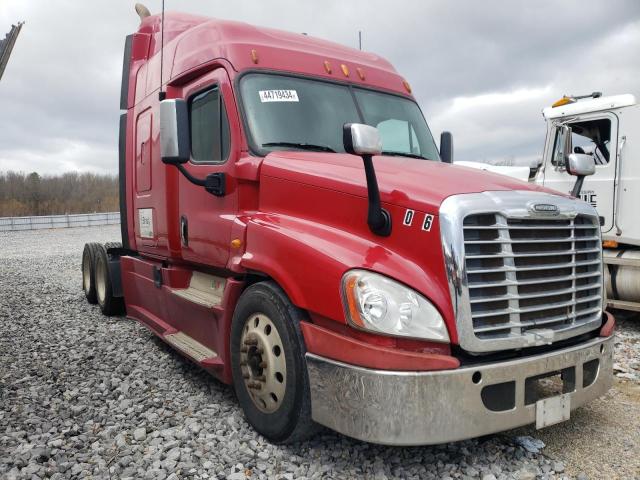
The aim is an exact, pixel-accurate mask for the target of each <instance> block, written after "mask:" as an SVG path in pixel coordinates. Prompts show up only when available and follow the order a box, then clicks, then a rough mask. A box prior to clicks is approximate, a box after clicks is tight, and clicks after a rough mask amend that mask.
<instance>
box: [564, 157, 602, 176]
mask: <svg viewBox="0 0 640 480" xmlns="http://www.w3.org/2000/svg"><path fill="white" fill-rule="evenodd" d="M567 173H568V174H569V175H574V176H576V177H579V176H582V177H587V176H589V175H593V174H594V173H596V161H595V160H594V158H593V157H592V156H591V155H587V154H586V153H572V154H570V155H569V161H568V162H567Z"/></svg>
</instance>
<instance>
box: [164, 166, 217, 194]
mask: <svg viewBox="0 0 640 480" xmlns="http://www.w3.org/2000/svg"><path fill="white" fill-rule="evenodd" d="M175 166H176V167H178V170H180V173H182V174H183V175H184V176H185V178H186V179H187V180H189V181H190V182H191V183H193V184H194V185H198V186H199V187H204V189H205V190H206V191H207V192H209V193H211V194H212V195H215V196H216V197H224V195H225V194H226V188H225V183H226V182H225V175H224V173H221V172H218V173H210V174H209V175H207V176H206V178H197V177H194V176H193V175H191V174H190V173H189V171H188V170H187V169H186V168H184V165H182V164H181V163H178V164H175Z"/></svg>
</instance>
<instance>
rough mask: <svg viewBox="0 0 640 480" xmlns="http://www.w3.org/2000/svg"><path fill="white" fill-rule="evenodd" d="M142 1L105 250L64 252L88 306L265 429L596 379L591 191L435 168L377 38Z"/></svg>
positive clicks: (585, 392)
mask: <svg viewBox="0 0 640 480" xmlns="http://www.w3.org/2000/svg"><path fill="white" fill-rule="evenodd" d="M163 18H164V22H163ZM141 19H142V21H141V25H140V27H139V30H138V31H137V32H135V33H134V34H132V35H130V36H128V37H127V40H126V46H125V54H124V72H123V78H122V95H121V108H122V110H123V111H124V112H123V113H122V116H121V122H120V189H121V190H120V199H121V200H120V201H121V218H122V244H108V245H98V244H87V245H86V246H85V251H84V253H83V265H82V271H83V288H84V291H85V294H86V296H87V298H88V300H89V301H91V302H97V303H98V304H99V305H100V308H101V309H102V311H103V313H105V314H107V315H112V314H119V313H122V312H123V311H124V309H125V308H126V315H127V316H128V317H129V318H132V319H135V320H137V321H139V322H141V323H142V324H143V325H145V326H147V327H148V328H149V329H151V331H153V332H154V333H155V334H156V335H157V336H159V337H160V338H161V339H163V340H164V341H165V342H167V343H169V344H170V345H172V346H173V347H174V348H175V349H176V350H178V351H179V352H181V353H182V354H183V355H185V356H186V357H188V358H190V359H191V360H193V361H195V362H196V363H198V364H199V365H200V366H202V367H203V368H204V369H206V370H207V371H209V372H210V373H211V374H213V375H214V376H215V377H217V378H218V379H219V380H221V381H222V382H225V383H227V384H233V386H234V388H235V391H236V393H237V397H238V401H239V403H240V405H241V407H242V408H243V410H244V412H245V415H246V418H247V420H248V422H249V423H250V424H251V425H252V426H253V427H254V428H255V429H256V430H257V431H259V432H260V433H261V434H263V435H264V436H265V437H267V438H268V439H270V440H272V441H274V442H288V441H296V440H300V439H303V438H305V437H308V436H309V435H310V434H311V433H313V432H314V431H315V430H316V427H317V426H318V425H324V426H327V427H330V428H332V429H334V430H337V431H338V432H341V433H343V434H345V435H349V436H351V437H355V438H358V439H362V440H366V441H370V442H377V443H383V444H395V445H416V444H433V443H442V442H448V441H455V440H460V439H465V438H470V437H476V436H480V435H484V434H489V433H492V432H497V431H503V430H506V429H510V428H513V427H517V426H520V425H525V424H530V423H534V422H535V423H536V425H537V426H538V427H540V428H541V427H544V426H546V425H549V424H552V423H556V422H559V421H562V420H566V419H567V418H569V414H570V411H571V410H572V409H574V408H576V407H578V406H580V405H583V404H584V403H586V402H588V401H590V400H592V399H594V398H596V397H598V396H600V395H602V394H603V393H604V392H606V391H607V389H608V388H609V387H610V386H611V383H612V355H613V336H612V331H613V326H614V319H613V317H612V316H611V315H610V314H609V313H607V312H605V311H604V309H603V280H602V273H603V269H602V254H601V248H600V245H601V237H600V227H599V220H598V215H597V214H596V212H595V210H594V209H593V208H592V207H591V206H590V205H588V204H587V203H584V202H582V201H579V200H576V199H574V198H572V197H568V196H563V195H561V194H558V193H555V192H551V191H549V190H545V189H544V188H541V187H538V186H535V185H528V184H525V183H522V182H519V181H516V180H513V179H510V178H507V177H503V176H499V175H495V174H491V173H487V172H483V171H479V170H475V169H469V168H464V167H458V166H454V165H452V164H451V163H450V162H451V156H452V141H451V137H450V135H448V134H446V133H445V134H443V136H442V137H441V142H440V151H439V150H438V148H437V147H436V144H435V142H434V139H433V137H432V135H431V133H430V131H429V128H428V126H427V123H426V121H425V119H424V117H423V115H422V113H421V110H420V108H419V107H418V104H417V103H416V101H415V99H414V98H413V96H412V94H411V88H410V86H409V84H408V83H407V81H406V80H405V79H404V78H403V77H401V76H400V75H399V74H398V73H397V72H396V71H395V70H394V68H393V67H392V66H391V65H390V64H389V63H388V62H387V61H385V60H384V59H382V58H380V57H379V56H377V55H375V54H371V53H364V52H361V51H358V50H354V49H351V48H346V47H343V46H340V45H336V44H334V43H331V42H328V41H324V40H319V39H314V38H311V37H308V36H305V35H300V34H293V33H286V32H282V31H276V30H272V29H267V28H257V27H253V26H249V25H246V24H242V23H236V22H231V21H220V20H214V19H209V18H203V17H199V16H192V15H186V14H179V13H167V14H166V15H164V16H161V15H148V14H147V13H146V12H144V11H143V12H142V15H141ZM163 23H164V28H163ZM574 160H575V159H574ZM578 160H580V159H578ZM573 163H576V165H577V166H576V167H575V169H574V170H575V173H576V174H584V173H585V172H586V170H585V171H583V170H584V169H583V170H581V168H582V167H580V165H579V164H580V162H579V161H573ZM587 170H588V169H587ZM587 173H588V172H587Z"/></svg>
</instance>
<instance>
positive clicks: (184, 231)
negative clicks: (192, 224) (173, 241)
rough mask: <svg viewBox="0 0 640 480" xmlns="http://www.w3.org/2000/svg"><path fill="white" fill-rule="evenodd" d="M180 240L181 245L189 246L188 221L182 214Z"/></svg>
mask: <svg viewBox="0 0 640 480" xmlns="http://www.w3.org/2000/svg"><path fill="white" fill-rule="evenodd" d="M180 240H181V241H182V246H183V247H188V246H189V221H188V220H187V217H186V216H184V215H182V216H180Z"/></svg>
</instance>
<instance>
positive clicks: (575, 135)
mask: <svg viewBox="0 0 640 480" xmlns="http://www.w3.org/2000/svg"><path fill="white" fill-rule="evenodd" d="M560 123H565V124H566V125H568V126H569V127H571V130H572V133H571V140H572V149H573V152H574V153H587V154H590V155H592V156H593V157H594V159H595V162H596V173H595V174H594V175H592V176H590V177H587V178H586V179H585V181H584V186H583V187H582V191H581V197H582V199H583V200H584V201H586V202H588V203H590V204H591V205H593V206H594V207H596V209H597V210H598V214H599V215H600V216H601V217H602V221H603V225H602V232H603V233H606V232H608V231H609V230H611V229H612V228H613V212H614V205H613V203H614V202H613V201H614V193H615V192H614V188H615V187H614V185H615V181H614V180H615V176H616V164H617V161H618V158H617V151H618V117H617V116H616V115H615V114H613V113H611V112H596V113H590V114H585V115H580V116H576V117H571V118H570V119H557V120H553V121H552V123H551V127H550V129H549V132H548V142H547V148H546V149H545V164H544V172H543V177H542V183H543V185H544V186H545V187H548V188H552V189H554V190H558V191H559V192H562V193H570V192H571V189H572V188H573V185H574V183H575V181H576V179H575V177H573V176H571V175H569V174H568V173H567V170H566V168H565V159H564V158H563V157H562V155H560V153H561V145H562V139H561V133H560V131H559V129H557V128H555V126H556V125H558V124H560Z"/></svg>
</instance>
